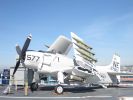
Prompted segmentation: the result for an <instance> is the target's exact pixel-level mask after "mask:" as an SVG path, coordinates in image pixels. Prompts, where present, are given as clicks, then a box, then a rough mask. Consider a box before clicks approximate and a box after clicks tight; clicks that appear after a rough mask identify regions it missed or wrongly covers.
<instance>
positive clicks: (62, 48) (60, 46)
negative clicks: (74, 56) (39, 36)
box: [47, 36, 72, 55]
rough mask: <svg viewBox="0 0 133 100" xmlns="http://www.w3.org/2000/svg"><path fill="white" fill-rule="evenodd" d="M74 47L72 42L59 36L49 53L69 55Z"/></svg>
mask: <svg viewBox="0 0 133 100" xmlns="http://www.w3.org/2000/svg"><path fill="white" fill-rule="evenodd" d="M71 47H72V42H71V41H70V40H69V39H68V38H67V37H65V36H59V37H58V38H57V39H56V40H55V42H54V43H53V44H52V45H51V46H50V47H49V48H48V50H47V51H52V52H56V53H59V54H63V55H67V54H68V52H69V51H70V49H71Z"/></svg>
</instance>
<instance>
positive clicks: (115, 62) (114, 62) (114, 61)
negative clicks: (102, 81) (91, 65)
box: [110, 54, 120, 72]
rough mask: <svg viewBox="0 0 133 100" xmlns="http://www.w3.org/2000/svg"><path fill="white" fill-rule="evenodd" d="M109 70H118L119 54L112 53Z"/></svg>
mask: <svg viewBox="0 0 133 100" xmlns="http://www.w3.org/2000/svg"><path fill="white" fill-rule="evenodd" d="M110 70H111V71H114V72H120V56H119V55H118V54H114V55H113V59H112V62H111V64H110Z"/></svg>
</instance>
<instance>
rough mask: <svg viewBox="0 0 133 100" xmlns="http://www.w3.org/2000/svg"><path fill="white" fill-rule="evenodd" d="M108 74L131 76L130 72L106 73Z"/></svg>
mask: <svg viewBox="0 0 133 100" xmlns="http://www.w3.org/2000/svg"><path fill="white" fill-rule="evenodd" d="M108 74H111V75H120V76H122V75H127V76H128V75H133V73H131V72H108Z"/></svg>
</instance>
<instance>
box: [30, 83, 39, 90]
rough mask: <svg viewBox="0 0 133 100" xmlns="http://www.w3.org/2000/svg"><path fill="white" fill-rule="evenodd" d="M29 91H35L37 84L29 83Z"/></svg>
mask: <svg viewBox="0 0 133 100" xmlns="http://www.w3.org/2000/svg"><path fill="white" fill-rule="evenodd" d="M30 89H31V91H37V89H38V83H36V82H34V83H31V85H30Z"/></svg>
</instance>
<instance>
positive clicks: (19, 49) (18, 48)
mask: <svg viewBox="0 0 133 100" xmlns="http://www.w3.org/2000/svg"><path fill="white" fill-rule="evenodd" d="M16 51H17V53H18V55H19V56H21V52H22V51H21V48H20V46H19V45H18V44H16Z"/></svg>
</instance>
